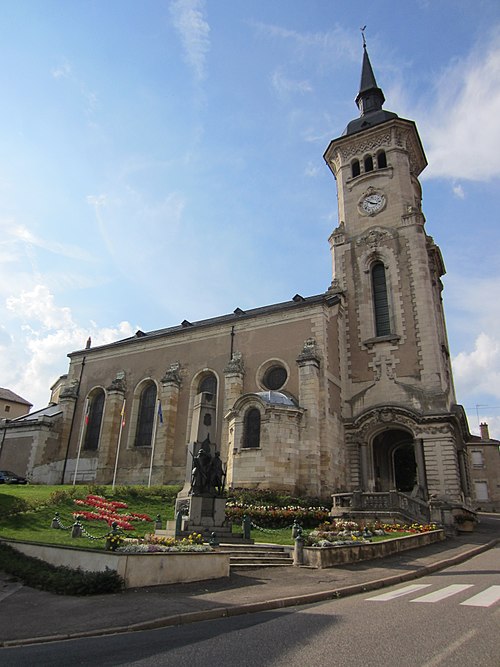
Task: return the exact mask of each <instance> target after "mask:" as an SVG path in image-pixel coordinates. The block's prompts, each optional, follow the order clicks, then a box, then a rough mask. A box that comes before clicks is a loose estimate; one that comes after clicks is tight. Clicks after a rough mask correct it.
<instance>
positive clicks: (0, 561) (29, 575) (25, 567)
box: [0, 543, 123, 595]
mask: <svg viewBox="0 0 500 667" xmlns="http://www.w3.org/2000/svg"><path fill="white" fill-rule="evenodd" d="M0 569H2V570H3V571H4V572H7V573H8V574H12V575H13V576H15V577H17V578H19V579H21V580H22V581H23V582H24V583H25V584H26V585H28V586H31V587H32V588H39V589H40V590H44V591H51V592H52V593H59V594H60V595H101V594H103V593H118V592H120V591H121V590H122V589H123V579H122V578H121V577H120V576H119V575H118V574H117V573H116V572H115V571H114V570H109V569H107V568H106V571H105V572H84V571H83V570H80V569H76V570H75V569H72V568H69V567H55V566H54V565H50V564H49V563H46V562H45V561H43V560H40V559H38V558H32V557H31V556H25V555H24V554H22V553H20V552H19V551H16V549H13V548H12V547H11V546H9V545H8V544H4V543H0Z"/></svg>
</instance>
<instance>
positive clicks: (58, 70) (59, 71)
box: [52, 60, 71, 79]
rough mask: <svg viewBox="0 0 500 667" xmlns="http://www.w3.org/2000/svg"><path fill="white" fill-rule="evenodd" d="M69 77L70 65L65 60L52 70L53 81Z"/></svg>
mask: <svg viewBox="0 0 500 667" xmlns="http://www.w3.org/2000/svg"><path fill="white" fill-rule="evenodd" d="M70 75H71V65H70V64H69V62H68V61H67V60H65V61H64V62H63V63H62V64H61V65H59V67H55V68H54V69H53V70H52V76H53V77H54V79H67V78H68V77H69V76H70Z"/></svg>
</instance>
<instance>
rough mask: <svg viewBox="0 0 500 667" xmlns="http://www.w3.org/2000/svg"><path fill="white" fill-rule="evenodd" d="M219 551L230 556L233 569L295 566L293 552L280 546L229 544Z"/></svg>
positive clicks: (223, 545)
mask: <svg viewBox="0 0 500 667" xmlns="http://www.w3.org/2000/svg"><path fill="white" fill-rule="evenodd" d="M219 550H220V551H221V552H223V553H227V554H229V562H230V566H231V568H236V569H252V568H259V567H290V566H291V565H293V559H292V556H291V550H290V549H288V548H285V547H283V546H282V545H280V544H240V545H235V544H227V543H223V544H221V545H220V546H219Z"/></svg>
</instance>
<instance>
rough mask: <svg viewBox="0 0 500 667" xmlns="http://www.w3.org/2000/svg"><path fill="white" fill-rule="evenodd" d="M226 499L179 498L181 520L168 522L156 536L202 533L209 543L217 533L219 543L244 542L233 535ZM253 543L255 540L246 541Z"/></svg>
mask: <svg viewBox="0 0 500 667" xmlns="http://www.w3.org/2000/svg"><path fill="white" fill-rule="evenodd" d="M226 502H227V500H226V498H222V497H221V496H213V495H209V494H202V495H193V496H185V497H180V496H178V497H177V500H176V503H175V513H176V517H178V515H179V512H180V513H181V519H180V520H179V519H177V520H174V521H167V527H166V530H157V531H156V533H155V534H156V535H165V536H167V537H177V538H183V537H188V535H191V533H200V535H202V536H203V538H204V539H205V541H206V542H208V541H209V540H210V538H211V536H212V533H215V534H216V536H217V541H218V542H230V541H233V542H234V541H238V542H240V541H243V537H242V536H239V535H234V536H233V535H232V524H231V522H229V521H227V520H226ZM244 541H245V542H248V543H253V540H244Z"/></svg>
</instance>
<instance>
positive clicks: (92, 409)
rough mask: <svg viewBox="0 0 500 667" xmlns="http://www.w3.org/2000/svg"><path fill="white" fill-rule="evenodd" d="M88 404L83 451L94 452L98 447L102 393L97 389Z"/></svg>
mask: <svg viewBox="0 0 500 667" xmlns="http://www.w3.org/2000/svg"><path fill="white" fill-rule="evenodd" d="M89 403H90V404H89V407H88V413H87V418H86V419H87V429H86V431H85V440H84V442H83V449H90V450H96V449H97V447H98V446H99V435H100V433H101V422H102V413H103V410H104V391H103V390H102V389H98V390H97V391H96V392H95V393H94V394H93V395H92V397H90V398H89Z"/></svg>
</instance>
